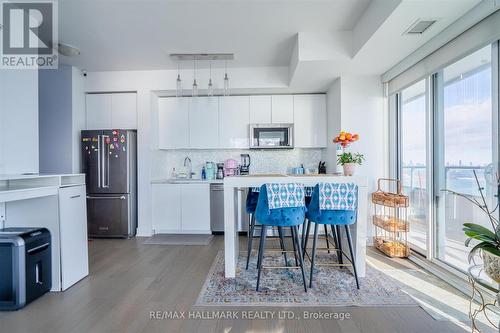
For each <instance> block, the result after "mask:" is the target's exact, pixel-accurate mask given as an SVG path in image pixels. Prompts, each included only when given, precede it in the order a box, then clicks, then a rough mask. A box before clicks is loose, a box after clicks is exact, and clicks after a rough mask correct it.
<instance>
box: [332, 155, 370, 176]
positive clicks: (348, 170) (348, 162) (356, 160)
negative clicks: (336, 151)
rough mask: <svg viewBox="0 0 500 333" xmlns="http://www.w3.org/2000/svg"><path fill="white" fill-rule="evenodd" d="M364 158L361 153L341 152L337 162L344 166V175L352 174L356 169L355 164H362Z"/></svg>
mask: <svg viewBox="0 0 500 333" xmlns="http://www.w3.org/2000/svg"><path fill="white" fill-rule="evenodd" d="M364 160H365V156H364V155H363V154H359V153H354V154H352V153H350V152H349V153H348V152H343V153H342V154H340V155H339V157H338V159H337V163H338V164H339V165H342V167H343V168H344V176H352V175H354V171H355V170H356V165H361V164H363V161H364Z"/></svg>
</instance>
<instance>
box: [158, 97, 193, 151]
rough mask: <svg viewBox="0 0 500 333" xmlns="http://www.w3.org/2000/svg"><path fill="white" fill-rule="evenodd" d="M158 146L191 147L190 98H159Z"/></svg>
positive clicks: (170, 147)
mask: <svg viewBox="0 0 500 333" xmlns="http://www.w3.org/2000/svg"><path fill="white" fill-rule="evenodd" d="M158 148H160V149H183V148H184V149H185V148H189V98H182V97H178V98H177V97H176V98H173V97H168V98H167V97H165V98H159V99H158Z"/></svg>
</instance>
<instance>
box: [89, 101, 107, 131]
mask: <svg viewBox="0 0 500 333" xmlns="http://www.w3.org/2000/svg"><path fill="white" fill-rule="evenodd" d="M111 105H112V104H111V94H87V95H86V97H85V108H86V116H87V129H88V130H94V129H111V128H112V127H113V125H112V123H111V108H112V107H111Z"/></svg>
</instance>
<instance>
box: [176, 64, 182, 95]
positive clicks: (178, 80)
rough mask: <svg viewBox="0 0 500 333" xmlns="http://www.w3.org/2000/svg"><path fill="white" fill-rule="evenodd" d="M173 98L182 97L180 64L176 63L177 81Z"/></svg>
mask: <svg viewBox="0 0 500 333" xmlns="http://www.w3.org/2000/svg"><path fill="white" fill-rule="evenodd" d="M175 96H176V97H181V96H182V80H181V73H180V64H179V63H177V80H176V83H175Z"/></svg>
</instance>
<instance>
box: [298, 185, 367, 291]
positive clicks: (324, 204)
mask: <svg viewBox="0 0 500 333" xmlns="http://www.w3.org/2000/svg"><path fill="white" fill-rule="evenodd" d="M357 198H358V186H357V185H356V184H352V183H338V184H337V183H319V184H318V185H316V186H315V187H314V191H313V194H312V198H311V203H310V205H309V207H308V211H307V214H306V216H307V219H308V220H309V221H312V222H314V238H313V247H312V257H311V273H310V278H309V288H312V285H313V272H314V265H315V257H316V242H317V239H318V225H320V224H323V225H325V226H326V225H330V227H331V229H332V233H333V234H334V236H336V240H337V241H336V244H335V245H336V252H337V257H338V258H339V264H333V265H332V264H329V265H331V266H341V267H343V266H352V269H353V272H354V277H355V279H356V287H357V288H358V289H359V280H358V273H357V271H356V262H355V258H354V250H353V246H352V238H351V230H350V228H349V226H350V225H352V224H355V223H356V220H357V209H358V204H357ZM342 226H343V227H344V229H345V233H346V236H347V242H348V245H349V252H350V254H351V258H349V257H348V256H347V255H345V253H344V252H343V251H342V238H341V235H342ZM334 227H335V229H336V230H335V231H334ZM343 256H345V257H346V259H347V260H348V261H350V263H351V264H350V265H349V264H345V265H344V264H343V261H342V257H343ZM327 265H328V264H327Z"/></svg>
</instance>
